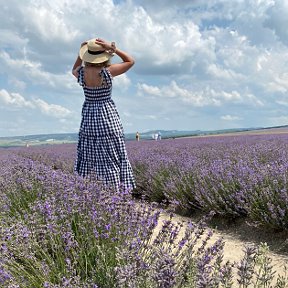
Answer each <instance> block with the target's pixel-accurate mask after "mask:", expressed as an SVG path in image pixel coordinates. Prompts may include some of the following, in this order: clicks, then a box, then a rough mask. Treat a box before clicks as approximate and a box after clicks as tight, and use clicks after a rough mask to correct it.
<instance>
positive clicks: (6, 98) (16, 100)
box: [0, 89, 35, 108]
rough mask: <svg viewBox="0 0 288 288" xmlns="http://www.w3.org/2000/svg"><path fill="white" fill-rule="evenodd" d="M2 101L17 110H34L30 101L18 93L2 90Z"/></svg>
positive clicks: (0, 93)
mask: <svg viewBox="0 0 288 288" xmlns="http://www.w3.org/2000/svg"><path fill="white" fill-rule="evenodd" d="M0 100H1V101H2V103H4V104H6V105H9V106H13V107H15V108H18V107H19V108H21V107H29V108H34V107H35V106H34V104H33V103H32V102H30V101H26V100H25V98H24V97H23V96H21V95H20V94H18V93H8V92H7V91H6V90H5V89H1V90H0Z"/></svg>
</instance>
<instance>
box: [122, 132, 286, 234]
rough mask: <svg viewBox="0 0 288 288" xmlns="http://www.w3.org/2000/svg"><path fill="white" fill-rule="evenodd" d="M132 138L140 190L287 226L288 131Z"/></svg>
mask: <svg viewBox="0 0 288 288" xmlns="http://www.w3.org/2000/svg"><path fill="white" fill-rule="evenodd" d="M129 144H130V145H128V148H129V152H130V155H131V156H130V158H131V160H132V164H133V167H134V171H135V172H136V176H137V177H136V178H137V183H138V184H139V187H140V189H139V192H138V193H140V194H142V195H143V196H145V197H146V198H147V199H151V200H154V201H159V202H160V201H162V202H165V201H166V202H168V203H172V204H173V205H176V206H178V207H179V209H186V210H188V211H193V210H195V209H197V210H202V211H211V210H212V211H215V212H216V213H217V214H220V215H223V216H225V217H229V218H231V217H232V218H234V217H248V218H250V219H251V220H253V221H255V222H257V223H258V224H261V225H264V226H267V227H270V228H274V229H279V230H283V229H287V227H288V218H287V217H288V208H287V207H288V194H287V177H288V167H287V166H288V135H287V134H284V135H281V134H279V135H256V136H255V135H254V136H251V135H250V136H235V137H232V136H225V137H223V136H222V137H221V136H219V137H205V138H189V139H177V140H176V139H174V140H172V139H171V140H165V141H158V142H156V141H155V142H154V141H153V142H149V141H146V142H145V141H143V142H141V143H135V142H134V143H133V142H131V143H129ZM139 144H141V145H139Z"/></svg>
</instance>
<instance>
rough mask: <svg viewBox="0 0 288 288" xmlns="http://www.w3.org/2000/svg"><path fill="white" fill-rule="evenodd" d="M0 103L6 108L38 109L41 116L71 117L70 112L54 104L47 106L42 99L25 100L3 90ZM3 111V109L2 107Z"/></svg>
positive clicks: (16, 94)
mask: <svg viewBox="0 0 288 288" xmlns="http://www.w3.org/2000/svg"><path fill="white" fill-rule="evenodd" d="M0 101H2V103H3V104H4V105H7V107H12V108H15V109H17V108H30V109H37V108H38V109H40V111H41V112H42V113H43V114H46V115H48V116H50V117H55V118H65V117H67V116H69V115H71V113H72V112H71V111H70V110H69V109H67V108H65V107H62V106H60V105H56V104H49V103H47V102H45V101H44V100H42V99H39V98H38V99H33V100H26V99H25V98H24V97H23V96H22V95H20V94H18V93H9V92H8V91H6V90H5V89H2V90H0ZM4 108H5V107H4ZM2 109H3V107H2Z"/></svg>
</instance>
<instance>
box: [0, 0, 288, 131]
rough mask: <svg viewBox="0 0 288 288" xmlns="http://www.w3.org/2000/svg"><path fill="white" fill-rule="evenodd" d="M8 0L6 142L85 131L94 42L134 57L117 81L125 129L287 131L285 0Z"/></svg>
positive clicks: (0, 104)
mask: <svg viewBox="0 0 288 288" xmlns="http://www.w3.org/2000/svg"><path fill="white" fill-rule="evenodd" d="M2 2H4V3H3V4H2V3H1V6H2V9H1V11H0V35H1V37H0V136H16V135H28V134H46V133H65V132H68V133H69V132H77V131H78V129H79V124H80V113H81V106H82V103H83V93H82V90H81V87H80V86H78V84H77V83H76V81H75V79H74V77H73V76H72V74H71V68H72V66H73V64H74V61H75V58H76V56H77V53H78V50H79V47H80V43H81V42H83V41H84V40H87V39H90V38H93V37H101V38H104V39H107V40H108V41H115V42H116V44H117V46H118V47H119V48H120V49H122V50H125V51H127V52H129V53H130V54H131V55H132V56H133V57H134V58H135V60H136V64H135V65H134V67H133V68H132V69H131V70H130V71H129V72H128V73H127V74H125V75H121V76H119V77H116V78H115V79H114V90H113V99H114V101H115V103H116V105H117V108H118V111H119V114H120V117H121V119H122V122H123V126H124V129H125V132H136V131H143V132H144V131H148V130H154V129H165V130H172V129H173V130H174V129H177V130H198V129H199V130H215V129H225V128H239V127H268V126H276V125H286V124H288V114H287V108H288V93H287V91H288V71H287V67H288V49H287V48H288V47H287V46H288V30H287V27H288V17H287V15H288V1H286V0H277V1H276V0H233V1H231V0H206V1H200V0H195V1H193V0H191V1H188V0H175V1H173V0H166V1H165V0H161V1H160V0H154V1H142V0H127V1H126V0H121V1H119V0H117V1H112V0H101V1H98V0H62V1H59V0H49V1H48V0H47V1H44V0H26V1H16V0H10V1H2ZM113 61H114V62H117V61H119V59H117V56H115V57H114V59H113Z"/></svg>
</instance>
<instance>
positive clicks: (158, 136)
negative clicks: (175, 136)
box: [157, 131, 162, 140]
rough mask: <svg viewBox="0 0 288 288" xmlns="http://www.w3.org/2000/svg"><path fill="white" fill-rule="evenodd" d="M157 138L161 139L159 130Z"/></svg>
mask: <svg viewBox="0 0 288 288" xmlns="http://www.w3.org/2000/svg"><path fill="white" fill-rule="evenodd" d="M157 139H158V140H161V139H162V137H161V132H160V131H159V132H158V136H157Z"/></svg>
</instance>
